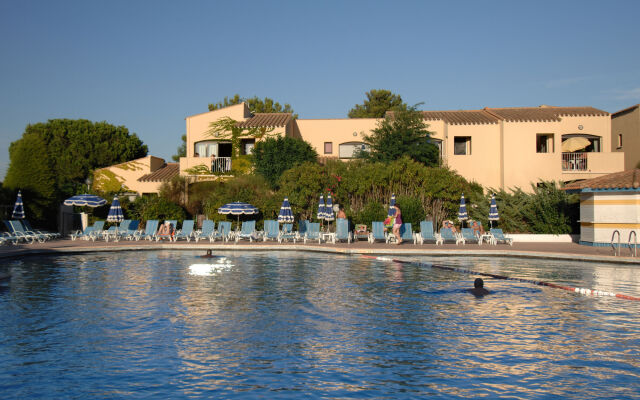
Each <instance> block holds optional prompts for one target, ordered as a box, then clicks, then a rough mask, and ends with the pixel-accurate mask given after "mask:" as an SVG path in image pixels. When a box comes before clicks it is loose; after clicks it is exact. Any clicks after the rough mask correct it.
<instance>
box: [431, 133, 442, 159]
mask: <svg viewBox="0 0 640 400" xmlns="http://www.w3.org/2000/svg"><path fill="white" fill-rule="evenodd" d="M430 140H431V143H433V144H434V145H435V146H436V147H437V148H438V155H439V156H440V158H442V157H443V156H442V140H440V139H433V138H431V139H430Z"/></svg>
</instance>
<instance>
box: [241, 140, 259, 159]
mask: <svg viewBox="0 0 640 400" xmlns="http://www.w3.org/2000/svg"><path fill="white" fill-rule="evenodd" d="M240 142H241V145H242V147H241V150H240V154H242V155H247V154H252V153H253V148H254V146H255V145H256V140H255V139H242V140H241V141H240Z"/></svg>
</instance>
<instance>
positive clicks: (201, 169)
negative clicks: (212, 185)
mask: <svg viewBox="0 0 640 400" xmlns="http://www.w3.org/2000/svg"><path fill="white" fill-rule="evenodd" d="M184 172H186V173H187V174H189V175H211V174H212V173H213V172H211V170H210V169H209V167H207V166H206V165H204V164H198V165H195V166H193V167H191V168H187V169H185V170H184Z"/></svg>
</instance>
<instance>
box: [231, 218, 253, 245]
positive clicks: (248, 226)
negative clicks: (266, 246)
mask: <svg viewBox="0 0 640 400" xmlns="http://www.w3.org/2000/svg"><path fill="white" fill-rule="evenodd" d="M257 237H258V233H257V232H256V221H253V220H252V221H242V230H240V232H237V233H236V235H235V238H236V243H238V242H239V241H240V239H249V241H250V242H253V239H256V238H257Z"/></svg>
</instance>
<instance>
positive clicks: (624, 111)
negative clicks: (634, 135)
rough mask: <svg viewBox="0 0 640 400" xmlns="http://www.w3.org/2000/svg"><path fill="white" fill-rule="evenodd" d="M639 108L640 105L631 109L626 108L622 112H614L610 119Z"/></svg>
mask: <svg viewBox="0 0 640 400" xmlns="http://www.w3.org/2000/svg"><path fill="white" fill-rule="evenodd" d="M638 107H640V104H635V105H633V106H631V107H627V108H625V109H624V110H620V111H616V112H614V113H613V114H611V117H619V116H620V115H624V114H627V113H630V112H632V111H633V110H635V109H636V108H638Z"/></svg>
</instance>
